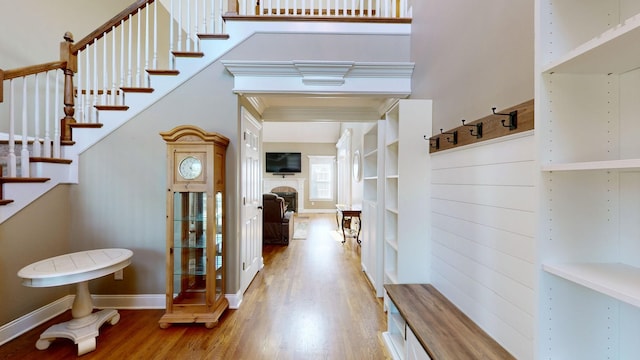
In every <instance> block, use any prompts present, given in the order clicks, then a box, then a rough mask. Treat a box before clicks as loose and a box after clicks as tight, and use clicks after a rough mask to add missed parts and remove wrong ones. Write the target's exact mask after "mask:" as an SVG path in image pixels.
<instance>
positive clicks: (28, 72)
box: [3, 61, 67, 80]
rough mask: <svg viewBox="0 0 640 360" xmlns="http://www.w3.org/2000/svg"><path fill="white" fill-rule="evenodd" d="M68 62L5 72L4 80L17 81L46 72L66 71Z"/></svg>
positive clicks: (50, 63)
mask: <svg viewBox="0 0 640 360" xmlns="http://www.w3.org/2000/svg"><path fill="white" fill-rule="evenodd" d="M66 67H67V62H66V61H52V62H48V63H44V64H38V65H31V66H25V67H21V68H17V69H10V70H4V71H3V72H4V76H3V78H4V80H9V79H15V78H19V77H23V76H28V75H34V74H38V73H41V72H45V71H51V70H57V69H65V68H66Z"/></svg>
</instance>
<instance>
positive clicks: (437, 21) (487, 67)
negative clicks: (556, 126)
mask: <svg viewBox="0 0 640 360" xmlns="http://www.w3.org/2000/svg"><path fill="white" fill-rule="evenodd" d="M533 3H534V2H533V1H530V0H487V1H468V0H449V1H436V0H424V1H414V5H413V14H414V21H413V23H412V25H411V31H412V38H411V59H412V61H415V62H416V67H415V71H414V77H413V84H412V87H413V89H412V95H411V97H413V98H421V99H433V101H434V103H433V111H434V114H433V128H434V130H436V131H435V132H434V134H435V133H437V132H439V130H440V128H444V129H445V130H446V129H450V128H453V127H456V126H460V120H462V119H467V120H468V121H472V120H475V119H478V118H481V117H483V116H486V115H489V114H491V107H493V106H495V107H497V108H498V109H504V108H507V107H510V106H513V105H517V104H520V103H522V102H524V101H527V100H530V99H532V98H533V91H534V90H533V71H534V69H533V64H534V49H533V44H534V42H533V33H534V29H533Z"/></svg>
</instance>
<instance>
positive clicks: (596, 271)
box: [542, 263, 640, 307]
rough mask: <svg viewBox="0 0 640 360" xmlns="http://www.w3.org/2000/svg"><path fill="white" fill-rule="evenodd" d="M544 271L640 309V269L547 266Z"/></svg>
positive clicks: (600, 265)
mask: <svg viewBox="0 0 640 360" xmlns="http://www.w3.org/2000/svg"><path fill="white" fill-rule="evenodd" d="M542 268H543V269H544V271H546V272H548V273H550V274H553V275H556V276H559V277H561V278H563V279H566V280H569V281H572V282H574V283H576V284H579V285H582V286H584V287H587V288H589V289H592V290H594V291H597V292H600V293H602V294H605V295H607V296H610V297H612V298H615V299H618V300H620V301H623V302H625V303H628V304H631V305H633V306H636V307H640V268H637V267H633V266H630V265H626V264H622V263H569V264H555V265H550V264H545V265H543V266H542Z"/></svg>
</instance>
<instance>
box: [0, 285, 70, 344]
mask: <svg viewBox="0 0 640 360" xmlns="http://www.w3.org/2000/svg"><path fill="white" fill-rule="evenodd" d="M73 298H74V296H73V295H67V296H65V297H63V298H60V299H58V300H56V301H54V302H52V303H50V304H47V305H45V306H43V307H41V308H39V309H37V310H34V311H32V312H30V313H28V314H27V315H24V316H22V317H20V318H18V319H15V320H13V321H11V322H9V323H7V324H4V325H2V326H0V346H2V345H4V344H5V343H7V342H9V341H11V340H13V339H15V338H17V337H18V336H20V335H22V334H24V333H26V332H27V331H29V330H31V329H33V328H35V327H36V326H38V325H40V324H43V323H45V322H47V321H49V320H51V319H53V318H54V317H56V316H58V315H60V314H62V313H63V312H65V311H67V310H69V309H71V305H72V304H73Z"/></svg>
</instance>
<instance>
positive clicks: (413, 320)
mask: <svg viewBox="0 0 640 360" xmlns="http://www.w3.org/2000/svg"><path fill="white" fill-rule="evenodd" d="M384 288H385V289H386V291H387V294H388V295H389V298H390V299H391V301H393V303H394V304H395V305H396V307H397V308H398V311H399V312H400V314H401V315H402V317H403V318H404V319H405V321H406V322H407V325H408V326H409V327H410V328H411V331H413V333H414V334H415V336H416V338H418V341H420V343H421V344H422V346H423V347H424V348H425V350H426V351H427V353H428V354H429V356H430V357H431V359H433V360H437V359H447V360H451V359H500V360H502V359H515V358H514V357H513V356H512V355H511V354H510V353H509V352H508V351H506V350H505V349H504V348H503V347H502V346H500V344H498V343H497V342H496V341H495V340H494V339H493V338H491V337H490V336H489V335H488V334H487V333H485V332H484V331H483V330H482V329H481V328H480V327H479V326H478V325H476V324H475V323H474V322H473V321H472V320H471V319H470V318H469V317H467V316H466V315H465V314H464V313H463V312H462V311H460V310H459V309H458V308H457V307H456V306H455V305H453V304H452V303H451V302H450V301H449V300H447V298H445V297H444V295H442V294H441V293H440V292H439V291H438V290H436V289H435V288H434V287H433V286H431V285H429V284H398V285H391V284H388V285H385V286H384Z"/></svg>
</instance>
